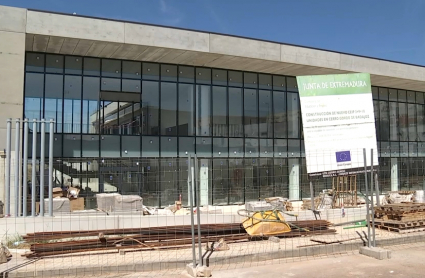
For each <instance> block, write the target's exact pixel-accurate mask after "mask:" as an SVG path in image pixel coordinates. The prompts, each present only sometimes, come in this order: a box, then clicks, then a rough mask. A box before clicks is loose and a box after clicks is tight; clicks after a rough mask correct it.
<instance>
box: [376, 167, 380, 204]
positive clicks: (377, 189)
mask: <svg viewBox="0 0 425 278" xmlns="http://www.w3.org/2000/svg"><path fill="white" fill-rule="evenodd" d="M375 193H376V205H377V206H378V207H380V206H381V200H379V184H378V173H375Z"/></svg>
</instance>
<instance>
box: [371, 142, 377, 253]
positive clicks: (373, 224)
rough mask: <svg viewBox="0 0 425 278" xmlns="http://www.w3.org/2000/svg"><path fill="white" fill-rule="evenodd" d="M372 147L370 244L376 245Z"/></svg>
mask: <svg viewBox="0 0 425 278" xmlns="http://www.w3.org/2000/svg"><path fill="white" fill-rule="evenodd" d="M373 178H374V175H373V149H370V203H371V210H372V211H371V215H372V245H373V247H376V241H375V208H374V207H373Z"/></svg>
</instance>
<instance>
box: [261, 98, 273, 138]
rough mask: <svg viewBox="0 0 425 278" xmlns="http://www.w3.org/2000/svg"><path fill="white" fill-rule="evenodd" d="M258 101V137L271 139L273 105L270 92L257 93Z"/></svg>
mask: <svg viewBox="0 0 425 278" xmlns="http://www.w3.org/2000/svg"><path fill="white" fill-rule="evenodd" d="M258 94H259V96H258V98H259V99H258V101H259V115H260V117H259V122H260V137H263V138H264V137H265V138H272V137H273V106H272V105H273V103H272V92H271V91H263V90H260V91H259V92H258Z"/></svg>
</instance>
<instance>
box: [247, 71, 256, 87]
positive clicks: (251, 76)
mask: <svg viewBox="0 0 425 278" xmlns="http://www.w3.org/2000/svg"><path fill="white" fill-rule="evenodd" d="M257 79H258V77H257V74H256V73H251V72H245V73H244V87H245V88H258V84H257Z"/></svg>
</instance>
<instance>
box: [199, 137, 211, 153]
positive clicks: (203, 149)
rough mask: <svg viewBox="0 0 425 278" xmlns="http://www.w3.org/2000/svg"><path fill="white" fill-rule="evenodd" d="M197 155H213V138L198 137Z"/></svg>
mask: <svg viewBox="0 0 425 278" xmlns="http://www.w3.org/2000/svg"><path fill="white" fill-rule="evenodd" d="M196 155H197V156H198V157H211V155H212V139H211V138H203V137H196Z"/></svg>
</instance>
